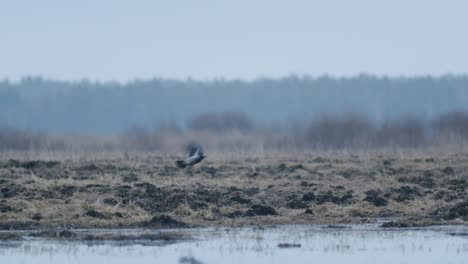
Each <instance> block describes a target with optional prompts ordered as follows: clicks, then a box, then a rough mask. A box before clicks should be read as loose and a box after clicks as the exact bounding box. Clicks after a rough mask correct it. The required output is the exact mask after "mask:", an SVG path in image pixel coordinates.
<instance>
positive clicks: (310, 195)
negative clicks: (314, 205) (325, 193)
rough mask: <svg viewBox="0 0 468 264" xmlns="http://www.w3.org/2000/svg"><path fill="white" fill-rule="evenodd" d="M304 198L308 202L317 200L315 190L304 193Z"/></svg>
mask: <svg viewBox="0 0 468 264" xmlns="http://www.w3.org/2000/svg"><path fill="white" fill-rule="evenodd" d="M302 200H303V201H306V202H310V201H313V200H315V194H314V193H313V192H308V193H305V194H304V195H302Z"/></svg>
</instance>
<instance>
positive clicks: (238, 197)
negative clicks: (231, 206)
mask: <svg viewBox="0 0 468 264" xmlns="http://www.w3.org/2000/svg"><path fill="white" fill-rule="evenodd" d="M229 200H231V201H233V202H236V203H239V204H250V202H251V200H250V199H248V198H244V197H242V196H241V195H240V194H235V195H234V196H232V197H230V198H229Z"/></svg>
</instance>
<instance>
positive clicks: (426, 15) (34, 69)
mask: <svg viewBox="0 0 468 264" xmlns="http://www.w3.org/2000/svg"><path fill="white" fill-rule="evenodd" d="M467 14H468V1H466V0H437V1H436V0H388V1H383V0H352V1H351V0H342V1H338V0H326V1H325V0H324V1H312V0H308V1H307V0H304V1H294V0H284V1H274V0H231V1H224V0H211V1H209V0H185V1H184V0H166V1H156V0H154V1H149V0H135V1H130V0H125V1H124V0H80V1H67V0H40V1H39V0H30V1H25V0H0V78H3V77H8V78H10V79H13V80H14V79H18V78H20V77H21V76H25V75H43V76H46V77H50V78H57V79H81V78H91V79H98V80H112V79H113V80H120V81H125V80H129V79H133V78H150V77H153V76H159V77H166V78H186V77H188V76H191V77H193V78H198V79H209V78H216V77H225V78H248V79H250V78H255V77H258V76H267V77H280V76H284V75H288V74H292V73H296V74H300V75H302V74H310V75H320V74H325V73H327V74H332V75H352V74H356V73H360V72H367V73H375V74H386V75H413V74H434V75H440V74H444V73H448V72H451V73H466V72H468V48H467V47H468V29H467V27H468V15H467Z"/></svg>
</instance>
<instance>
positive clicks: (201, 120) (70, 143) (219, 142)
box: [0, 112, 468, 153]
mask: <svg viewBox="0 0 468 264" xmlns="http://www.w3.org/2000/svg"><path fill="white" fill-rule="evenodd" d="M187 127H188V128H187V129H186V130H180V129H179V128H177V126H175V125H171V124H166V126H165V127H159V128H155V129H149V128H146V127H142V126H132V127H130V128H128V129H126V130H125V131H124V132H122V133H119V134H115V135H112V136H110V135H107V136H96V135H94V136H89V135H88V136H86V135H82V134H75V135H73V134H62V135H58V134H51V133H40V132H31V131H29V132H28V131H25V130H19V129H6V128H4V129H0V151H46V152H47V151H51V152H63V151H65V152H67V151H71V152H81V151H83V152H103V151H120V152H129V151H143V152H151V151H162V152H166V153H173V152H174V151H175V150H179V149H181V147H182V146H183V145H184V144H186V143H187V142H189V141H197V142H198V143H200V144H201V145H203V146H205V147H207V148H208V149H211V150H221V151H223V150H229V151H236V150H242V151H249V150H256V149H262V150H279V151H288V150H308V149H309V150H315V149H316V150H341V149H348V150H352V149H356V150H358V149H361V150H362V149H363V150H366V149H436V150H440V151H444V150H453V149H456V150H459V151H464V150H466V149H467V147H468V112H449V113H445V114H440V115H438V116H436V117H434V118H432V119H430V120H425V119H422V118H418V117H408V116H407V117H400V118H389V119H385V120H383V121H382V122H381V123H379V124H377V123H376V122H373V121H372V120H371V119H369V118H368V117H365V116H362V115H360V114H356V113H348V114H343V115H323V116H321V117H317V118H315V119H312V120H309V121H308V122H301V123H291V124H289V125H287V126H282V127H278V126H270V127H266V126H255V123H254V122H253V121H252V119H251V118H250V117H249V116H248V115H246V114H243V113H240V112H222V113H205V114H200V115H195V116H194V117H192V118H191V119H190V120H189V121H188V125H187Z"/></svg>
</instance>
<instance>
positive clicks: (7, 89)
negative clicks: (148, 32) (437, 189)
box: [0, 75, 468, 135]
mask: <svg viewBox="0 0 468 264" xmlns="http://www.w3.org/2000/svg"><path fill="white" fill-rule="evenodd" d="M467 108H468V77H467V76H466V75H457V76H454V75H447V76H441V77H430V76H419V77H376V76H371V75H358V76H355V77H347V78H337V77H329V76H321V77H308V76H303V77H302V76H301V77H298V76H289V77H285V78H280V79H269V78H260V79H256V80H252V81H244V80H222V79H218V80H211V81H199V80H192V79H186V80H170V79H150V80H135V81H131V82H127V83H117V82H94V81H88V80H82V81H73V82H68V81H57V80H49V79H43V78H39V77H28V78H23V79H22V80H20V81H16V82H12V81H8V80H6V79H5V80H3V81H0V127H2V128H8V129H19V130H26V131H31V132H44V133H48V132H52V133H77V134H99V135H109V134H119V133H124V132H125V131H128V130H129V129H131V128H135V127H139V128H145V129H151V130H157V129H166V128H168V127H169V128H171V129H174V130H182V131H185V130H187V129H194V128H197V127H198V128H200V126H201V127H203V122H210V121H209V119H210V118H211V119H216V118H218V119H219V118H221V119H223V117H222V115H221V117H220V115H218V116H216V114H222V113H224V114H225V115H228V116H229V115H231V116H230V118H234V119H235V118H239V117H236V115H240V116H245V117H246V119H247V120H248V122H247V123H244V124H243V125H241V126H242V128H241V129H252V128H259V127H261V128H268V127H270V128H271V127H275V126H276V127H280V126H283V125H286V126H291V125H294V124H295V125H302V126H303V127H307V125H306V124H308V122H310V121H311V120H319V119H320V118H323V117H324V116H340V115H344V114H346V113H354V114H356V115H359V116H363V117H365V118H366V120H368V121H369V122H370V123H371V124H372V125H374V124H377V125H380V126H382V125H383V124H384V123H385V122H387V120H392V119H398V118H417V119H418V120H419V121H420V122H422V126H423V127H426V126H427V124H429V123H430V122H432V121H431V120H434V119H436V118H438V116H440V115H442V114H446V113H449V112H464V111H466V110H468V109H467ZM210 114H211V116H210ZM197 118H198V120H197ZM240 118H241V119H242V117H240ZM228 119H229V118H228ZM207 120H208V121H207ZM213 122H214V121H213V120H212V121H211V123H213ZM219 122H222V121H219ZM219 122H218V123H219ZM218 125H219V124H218ZM225 125H227V126H228V127H229V124H225ZM222 126H224V125H222ZM218 129H222V128H218Z"/></svg>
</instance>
